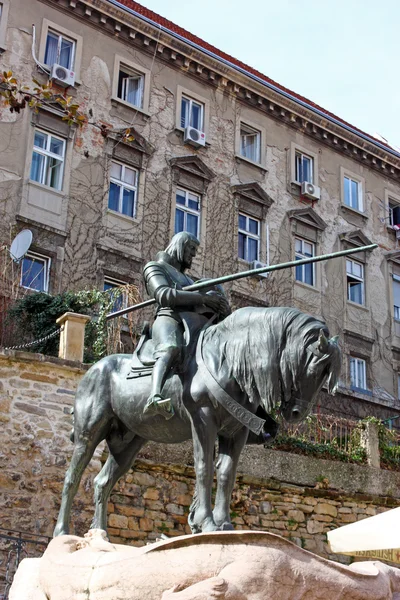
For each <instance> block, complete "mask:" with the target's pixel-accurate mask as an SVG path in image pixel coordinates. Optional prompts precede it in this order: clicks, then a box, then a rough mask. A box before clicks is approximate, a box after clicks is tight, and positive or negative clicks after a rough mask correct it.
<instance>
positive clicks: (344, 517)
mask: <svg viewBox="0 0 400 600" xmlns="http://www.w3.org/2000/svg"><path fill="white" fill-rule="evenodd" d="M340 521H341V522H342V523H354V522H355V521H357V517H356V515H355V514H353V513H351V514H350V515H346V514H342V515H340Z"/></svg>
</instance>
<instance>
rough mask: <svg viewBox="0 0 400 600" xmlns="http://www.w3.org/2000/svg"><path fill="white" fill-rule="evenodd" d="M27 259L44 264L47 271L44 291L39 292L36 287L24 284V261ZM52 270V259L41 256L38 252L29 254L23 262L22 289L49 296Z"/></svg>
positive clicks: (20, 283) (45, 272)
mask: <svg viewBox="0 0 400 600" xmlns="http://www.w3.org/2000/svg"><path fill="white" fill-rule="evenodd" d="M27 258H28V259H31V260H33V261H35V260H36V261H37V262H41V263H43V264H44V269H45V271H44V289H40V290H38V289H37V288H35V287H30V286H29V285H23V283H22V280H23V276H24V271H23V267H24V261H25V259H27ZM50 268H51V258H50V257H49V256H46V255H44V254H40V253H38V252H27V253H26V254H25V256H24V257H23V258H22V260H21V275H20V281H19V285H20V287H22V288H24V289H26V290H33V291H35V292H43V293H45V294H48V293H49V283H50ZM34 279H35V278H34Z"/></svg>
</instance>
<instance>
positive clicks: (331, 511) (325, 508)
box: [314, 502, 338, 517]
mask: <svg viewBox="0 0 400 600" xmlns="http://www.w3.org/2000/svg"><path fill="white" fill-rule="evenodd" d="M314 512H315V513H316V514H317V515H330V516H331V517H337V514H338V512H337V508H336V506H333V505H332V504H328V503H327V502H320V503H318V504H317V505H316V507H315V508H314Z"/></svg>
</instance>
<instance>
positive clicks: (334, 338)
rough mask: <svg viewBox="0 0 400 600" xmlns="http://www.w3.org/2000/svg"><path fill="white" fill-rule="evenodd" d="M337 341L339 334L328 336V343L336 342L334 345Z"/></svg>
mask: <svg viewBox="0 0 400 600" xmlns="http://www.w3.org/2000/svg"><path fill="white" fill-rule="evenodd" d="M338 342H339V336H338V335H334V336H333V337H331V338H330V340H329V343H330V344H336V346H337V345H338Z"/></svg>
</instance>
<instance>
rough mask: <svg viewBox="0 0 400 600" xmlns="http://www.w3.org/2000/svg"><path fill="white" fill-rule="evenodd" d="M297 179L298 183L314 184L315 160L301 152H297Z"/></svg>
mask: <svg viewBox="0 0 400 600" xmlns="http://www.w3.org/2000/svg"><path fill="white" fill-rule="evenodd" d="M295 178H296V181H297V182H298V183H303V181H307V182H308V183H314V159H313V158H312V157H311V156H308V155H307V154H303V152H300V151H299V150H296V152H295Z"/></svg>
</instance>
